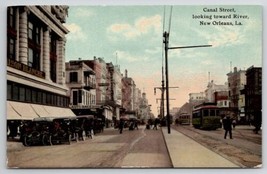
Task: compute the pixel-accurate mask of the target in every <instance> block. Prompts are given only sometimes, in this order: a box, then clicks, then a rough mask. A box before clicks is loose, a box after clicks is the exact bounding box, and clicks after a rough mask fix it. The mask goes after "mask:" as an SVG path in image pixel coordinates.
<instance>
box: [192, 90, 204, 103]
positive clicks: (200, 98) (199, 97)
mask: <svg viewBox="0 0 267 174" xmlns="http://www.w3.org/2000/svg"><path fill="white" fill-rule="evenodd" d="M205 100H206V97H205V93H204V92H199V93H190V94H189V103H192V104H193V105H194V104H195V105H198V104H200V103H203V102H204V101H205Z"/></svg>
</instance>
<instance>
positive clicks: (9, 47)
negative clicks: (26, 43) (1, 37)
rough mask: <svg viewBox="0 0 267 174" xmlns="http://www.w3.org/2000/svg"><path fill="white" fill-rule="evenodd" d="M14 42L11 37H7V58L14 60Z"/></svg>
mask: <svg viewBox="0 0 267 174" xmlns="http://www.w3.org/2000/svg"><path fill="white" fill-rule="evenodd" d="M15 50H16V40H15V39H14V38H12V37H8V40H7V58H8V59H13V60H15V59H16V51H15Z"/></svg>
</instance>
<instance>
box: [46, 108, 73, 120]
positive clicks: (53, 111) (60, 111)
mask: <svg viewBox="0 0 267 174" xmlns="http://www.w3.org/2000/svg"><path fill="white" fill-rule="evenodd" d="M43 107H44V109H45V110H46V111H47V112H48V113H49V116H52V117H65V116H76V115H75V114H74V113H73V112H72V110H71V109H69V108H60V107H53V106H43Z"/></svg>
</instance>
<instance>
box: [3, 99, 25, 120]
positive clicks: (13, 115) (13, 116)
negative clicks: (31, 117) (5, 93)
mask: <svg viewBox="0 0 267 174" xmlns="http://www.w3.org/2000/svg"><path fill="white" fill-rule="evenodd" d="M6 105H7V107H6V109H7V120H21V119H22V117H21V116H20V114H19V113H17V112H16V111H15V110H14V109H13V108H12V106H11V105H10V103H9V102H7V103H6Z"/></svg>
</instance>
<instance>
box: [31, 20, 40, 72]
mask: <svg viewBox="0 0 267 174" xmlns="http://www.w3.org/2000/svg"><path fill="white" fill-rule="evenodd" d="M38 24H39V23H38V21H37V20H36V19H34V18H33V17H29V21H28V66H30V67H32V68H34V69H37V70H40V52H41V46H40V28H39V25H38Z"/></svg>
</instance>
